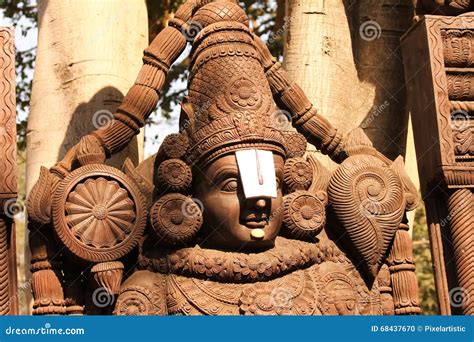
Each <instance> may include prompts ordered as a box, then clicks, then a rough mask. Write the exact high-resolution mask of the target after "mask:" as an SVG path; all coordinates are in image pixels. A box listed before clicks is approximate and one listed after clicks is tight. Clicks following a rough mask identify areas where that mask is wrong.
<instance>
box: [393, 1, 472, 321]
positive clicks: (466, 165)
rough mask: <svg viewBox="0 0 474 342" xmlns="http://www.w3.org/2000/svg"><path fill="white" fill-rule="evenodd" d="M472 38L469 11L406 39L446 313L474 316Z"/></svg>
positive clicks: (428, 21) (418, 28) (427, 20)
mask: <svg viewBox="0 0 474 342" xmlns="http://www.w3.org/2000/svg"><path fill="white" fill-rule="evenodd" d="M458 2H459V3H461V1H458ZM463 3H464V4H465V5H466V8H467V4H468V3H470V2H468V1H465V2H463ZM469 6H471V5H469ZM469 9H472V6H471V7H469ZM473 44H474V16H472V15H470V14H464V15H462V16H459V17H443V16H430V15H429V16H426V17H424V18H423V19H422V20H421V21H420V22H419V23H417V24H416V25H415V26H414V27H413V28H412V29H411V31H409V32H408V33H407V34H406V36H405V37H404V39H403V41H402V48H403V54H404V62H405V73H406V79H407V86H408V94H409V99H410V105H411V111H412V115H413V128H414V132H415V144H416V150H417V154H418V158H417V159H418V168H419V170H420V179H421V180H422V183H421V189H422V193H423V196H424V197H425V201H426V204H427V215H428V223H429V232H430V240H431V247H432V254H433V261H434V270H435V279H436V287H437V293H438V300H439V304H440V308H441V313H442V314H450V313H451V312H452V313H460V312H462V313H464V314H470V315H472V314H474V300H472V299H473V298H474V279H473V277H472V274H473V272H474V238H473V236H474V200H473V194H472V189H473V188H474V157H473V156H474V147H473V146H474V144H473V142H474V139H473V136H474V134H473V122H474V121H473V112H474V102H473V100H474V93H473V90H472V87H471V84H472V83H471V82H472V72H473V69H472V66H473V65H474V57H473V56H474V51H473ZM421 176H422V177H421ZM453 264H454V265H455V267H452V266H451V265H453ZM454 265H453V266H454ZM450 299H451V300H450ZM460 309H461V311H460Z"/></svg>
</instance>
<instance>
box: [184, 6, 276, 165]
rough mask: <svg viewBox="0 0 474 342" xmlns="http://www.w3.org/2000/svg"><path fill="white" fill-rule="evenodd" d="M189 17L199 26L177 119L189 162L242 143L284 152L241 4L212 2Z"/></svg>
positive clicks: (211, 157) (204, 159)
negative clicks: (185, 94)
mask: <svg viewBox="0 0 474 342" xmlns="http://www.w3.org/2000/svg"><path fill="white" fill-rule="evenodd" d="M193 20H194V21H195V22H196V23H197V24H198V25H200V26H201V27H203V28H202V30H201V32H200V33H199V34H198V35H197V36H196V38H195V40H194V42H193V49H192V51H191V66H190V76H189V82H188V90H189V94H188V96H187V97H186V98H185V100H184V101H183V104H182V109H183V110H182V113H181V118H180V126H181V129H182V130H183V131H185V132H186V134H187V136H188V139H189V143H190V149H189V151H190V153H189V154H188V156H187V162H188V164H192V165H194V164H196V163H197V164H206V163H208V162H210V161H212V160H214V159H215V158H217V157H219V156H220V155H222V154H226V153H229V152H232V151H235V150H239V149H245V148H257V149H264V150H271V151H273V152H276V153H279V154H281V155H283V156H285V143H284V142H285V141H284V136H283V134H282V132H280V130H279V128H278V119H277V116H278V111H277V108H276V106H275V103H274V101H273V97H272V93H271V90H270V86H269V84H268V81H267V79H266V77H265V73H264V69H263V67H262V65H261V63H260V55H259V53H258V52H257V50H256V49H255V46H254V39H253V35H252V32H251V30H250V28H249V25H248V18H247V16H246V14H245V12H244V11H243V9H242V8H240V6H239V5H237V4H235V3H233V2H230V1H219V2H213V3H210V4H207V5H205V6H203V7H201V8H200V9H199V10H198V11H197V12H196V13H195V15H194V17H193ZM280 119H281V118H280Z"/></svg>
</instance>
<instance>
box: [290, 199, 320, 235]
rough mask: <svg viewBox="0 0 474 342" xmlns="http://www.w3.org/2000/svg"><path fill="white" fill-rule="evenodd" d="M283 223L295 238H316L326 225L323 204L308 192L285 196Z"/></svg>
mask: <svg viewBox="0 0 474 342" xmlns="http://www.w3.org/2000/svg"><path fill="white" fill-rule="evenodd" d="M284 208H285V209H284V215H283V222H284V224H285V227H286V229H287V230H288V232H289V234H290V235H291V236H292V237H295V238H314V237H316V235H317V234H318V233H319V232H320V231H321V230H322V229H323V227H324V224H325V223H326V210H325V207H324V204H323V202H321V200H320V199H319V198H318V197H317V196H315V195H313V194H312V193H310V192H308V191H296V192H294V193H292V194H290V195H287V196H285V199H284Z"/></svg>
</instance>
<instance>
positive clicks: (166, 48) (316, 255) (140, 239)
mask: <svg viewBox="0 0 474 342" xmlns="http://www.w3.org/2000/svg"><path fill="white" fill-rule="evenodd" d="M191 27H192V28H196V27H198V28H199V31H200V32H199V33H198V34H197V35H195V37H194V39H193V41H192V43H191V44H192V50H191V53H190V59H191V63H190V75H189V79H188V95H187V96H186V98H185V99H184V100H183V103H182V105H181V115H180V130H179V132H178V133H174V134H171V135H169V136H167V137H166V139H164V141H163V143H162V145H161V146H160V148H159V150H158V152H157V153H156V154H155V155H154V156H153V162H152V163H150V162H148V163H145V162H144V163H142V164H140V165H138V166H134V165H133V164H132V163H131V161H129V160H128V161H127V162H126V163H125V164H124V166H123V169H122V170H119V169H117V168H113V167H110V166H106V165H104V162H105V160H106V159H107V158H109V157H110V156H111V155H113V154H114V153H117V152H118V151H120V150H121V149H122V148H123V147H124V146H126V145H127V143H128V142H129V141H130V139H131V138H132V137H133V136H134V135H135V134H137V133H138V131H139V128H140V127H142V126H143V125H144V122H145V119H146V118H147V117H148V115H150V113H151V111H152V110H153V109H154V107H155V105H156V103H157V101H158V98H159V94H160V91H161V89H162V87H163V84H164V80H165V78H166V75H167V72H168V70H169V68H170V66H171V65H172V63H173V62H174V61H175V60H176V59H177V58H178V57H179V56H180V54H181V53H182V52H183V51H184V49H185V47H186V43H187V41H189V36H187V33H188V31H189V30H190V28H191ZM143 63H144V64H143V67H142V69H141V71H140V73H139V76H138V78H137V81H136V82H135V84H134V85H133V86H132V88H131V89H130V91H129V92H128V94H127V95H126V96H125V98H124V101H123V103H122V104H121V105H120V106H119V108H118V109H117V111H116V113H115V114H114V119H113V121H112V123H111V124H110V125H107V127H103V128H101V129H98V130H96V131H94V132H91V133H90V134H88V135H86V136H84V137H83V138H82V139H81V140H80V141H79V142H78V143H77V145H75V146H74V147H73V148H72V149H71V150H70V151H69V152H68V153H67V155H66V157H65V158H64V159H63V160H61V161H59V162H58V163H57V164H56V165H55V166H53V167H52V168H50V169H49V170H48V169H46V168H43V169H42V171H41V175H40V178H39V180H38V182H37V183H36V185H35V187H34V188H33V190H32V191H31V194H30V197H29V201H28V210H29V224H28V226H29V229H30V230H39V231H41V232H42V234H41V235H39V236H46V237H49V236H51V237H52V239H43V240H42V239H39V240H35V241H32V242H31V250H32V269H33V282H34V286H33V295H34V298H35V309H34V313H35V314H43V313H53V312H54V313H61V314H68V313H72V312H74V313H76V314H77V313H78V312H79V313H82V314H89V313H97V312H98V311H97V310H98V305H97V303H94V301H93V300H91V298H90V297H91V294H94V291H96V290H97V289H99V288H105V290H106V291H107V293H108V294H109V295H110V296H112V297H113V300H111V301H110V303H109V305H108V310H109V311H100V310H99V312H102V313H104V312H108V313H110V312H112V311H113V312H114V313H115V314H133V315H136V314H248V315H256V314H307V315H310V314H311V315H312V314H314V315H316V314H318V315H322V314H380V313H384V314H394V313H400V314H401V313H406V314H416V313H419V312H420V309H419V305H418V299H417V287H416V278H414V277H415V276H414V273H413V268H411V267H407V265H408V266H413V261H412V258H411V240H410V238H409V236H407V234H408V233H407V232H406V230H405V225H404V219H405V212H406V211H407V210H411V209H413V208H414V207H415V206H416V202H417V195H416V190H415V188H414V186H413V184H412V183H411V182H410V180H409V179H408V177H406V175H405V174H404V171H403V161H402V160H401V159H397V160H396V161H391V160H388V159H387V158H385V157H384V156H383V155H382V154H381V153H379V152H378V151H376V150H375V149H374V148H373V146H372V144H371V142H370V140H369V139H368V138H367V137H366V136H365V134H364V133H363V132H362V130H360V129H355V130H354V131H353V132H351V133H350V134H348V135H345V136H343V135H342V134H340V133H339V132H338V130H337V129H336V128H334V127H333V126H332V125H331V124H330V123H329V122H328V121H327V120H326V119H325V118H324V117H323V116H322V115H320V114H319V113H318V111H317V109H316V108H315V107H314V106H313V105H312V104H311V103H310V101H309V100H308V99H307V97H306V96H305V94H304V92H303V91H302V90H301V88H300V87H299V86H298V85H297V84H296V83H294V82H293V81H292V80H291V79H290V78H289V77H288V75H287V74H286V72H285V71H284V69H283V68H282V67H281V65H280V64H279V63H278V62H276V60H275V59H274V58H273V57H272V56H271V54H270V52H269V51H268V49H267V48H266V46H265V45H264V43H263V42H262V41H261V40H260V39H259V38H258V37H257V36H255V35H254V34H253V33H252V31H251V29H250V28H249V23H248V18H247V15H246V14H245V12H244V11H243V9H242V8H241V7H240V6H239V5H238V3H237V2H236V1H223V0H221V1H187V2H185V4H183V5H182V6H181V7H180V8H179V10H178V11H177V12H176V15H175V17H174V18H173V19H172V20H171V21H170V25H169V26H168V27H166V28H165V29H164V30H163V31H162V32H160V34H159V35H158V36H157V37H156V38H155V39H154V41H153V42H152V43H151V45H150V46H149V47H148V48H147V49H146V50H145V53H144V58H143ZM282 111H285V113H289V115H290V116H291V118H286V117H285V116H283V117H282V115H281V113H282ZM282 120H283V121H282ZM290 123H291V124H292V125H293V127H294V128H295V130H291V131H288V130H287V129H286V128H285V127H286V126H287V125H288V124H290ZM308 142H309V143H311V144H313V145H315V146H316V147H317V148H318V149H319V150H321V151H322V152H323V153H324V154H326V155H327V156H328V157H329V158H331V159H333V160H334V161H336V162H338V163H339V164H340V165H339V166H338V168H337V169H336V170H335V171H334V172H330V171H329V170H327V169H326V168H324V167H323V166H322V165H321V163H319V161H318V160H317V159H316V158H315V157H314V155H312V154H311V153H307V152H306V150H307V143H308ZM243 151H247V153H245V154H242V153H241V152H243ZM243 155H245V156H246V157H242V156H243ZM145 170H146V172H145ZM145 175H152V176H150V177H148V176H145ZM58 249H63V250H64V252H63V253H61V254H60V256H59V257H58V255H57V254H56V253H55V251H56V250H58ZM394 249H395V250H397V251H398V250H402V251H403V252H402V254H401V255H398V254H397V258H389V257H388V255H389V254H390V253H391V251H393V250H394ZM397 253H398V252H397ZM381 269H383V270H385V271H386V270H389V271H387V272H385V271H381ZM123 270H127V271H128V273H129V274H131V275H130V276H129V277H128V278H127V279H126V280H124V279H123V274H124V272H123ZM81 272H85V273H87V274H89V278H90V282H88V283H87V284H86V285H84V286H85V287H83V288H82V289H79V290H77V291H69V290H68V291H66V287H65V286H66V285H67V286H68V288H71V286H73V281H72V280H73V279H74V275H75V274H78V273H81ZM71 279H72V280H71ZM413 279H415V280H413ZM64 284H66V285H64ZM380 284H383V286H380ZM406 296H408V297H409V298H410V300H408V301H405V300H401V298H406ZM92 299H93V298H92ZM383 303H389V304H387V305H386V304H383ZM102 309H104V308H102Z"/></svg>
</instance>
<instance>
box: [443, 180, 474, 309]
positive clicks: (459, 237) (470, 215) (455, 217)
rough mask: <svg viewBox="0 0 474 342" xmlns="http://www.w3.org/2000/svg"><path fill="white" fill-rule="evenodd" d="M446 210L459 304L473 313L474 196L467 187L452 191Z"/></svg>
mask: <svg viewBox="0 0 474 342" xmlns="http://www.w3.org/2000/svg"><path fill="white" fill-rule="evenodd" d="M448 210H449V217H450V221H451V236H452V243H453V250H454V259H455V261H456V269H457V275H458V282H459V286H460V287H461V289H462V291H461V292H459V295H460V296H461V302H460V304H461V308H462V311H463V313H464V314H465V315H474V297H473V295H474V277H473V274H474V235H473V232H474V231H473V230H474V196H473V194H472V192H471V191H470V190H469V189H459V190H456V191H454V192H453V193H452V194H451V195H450V196H449V201H448ZM452 296H453V294H452V295H451V297H452ZM453 300H454V298H453Z"/></svg>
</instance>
